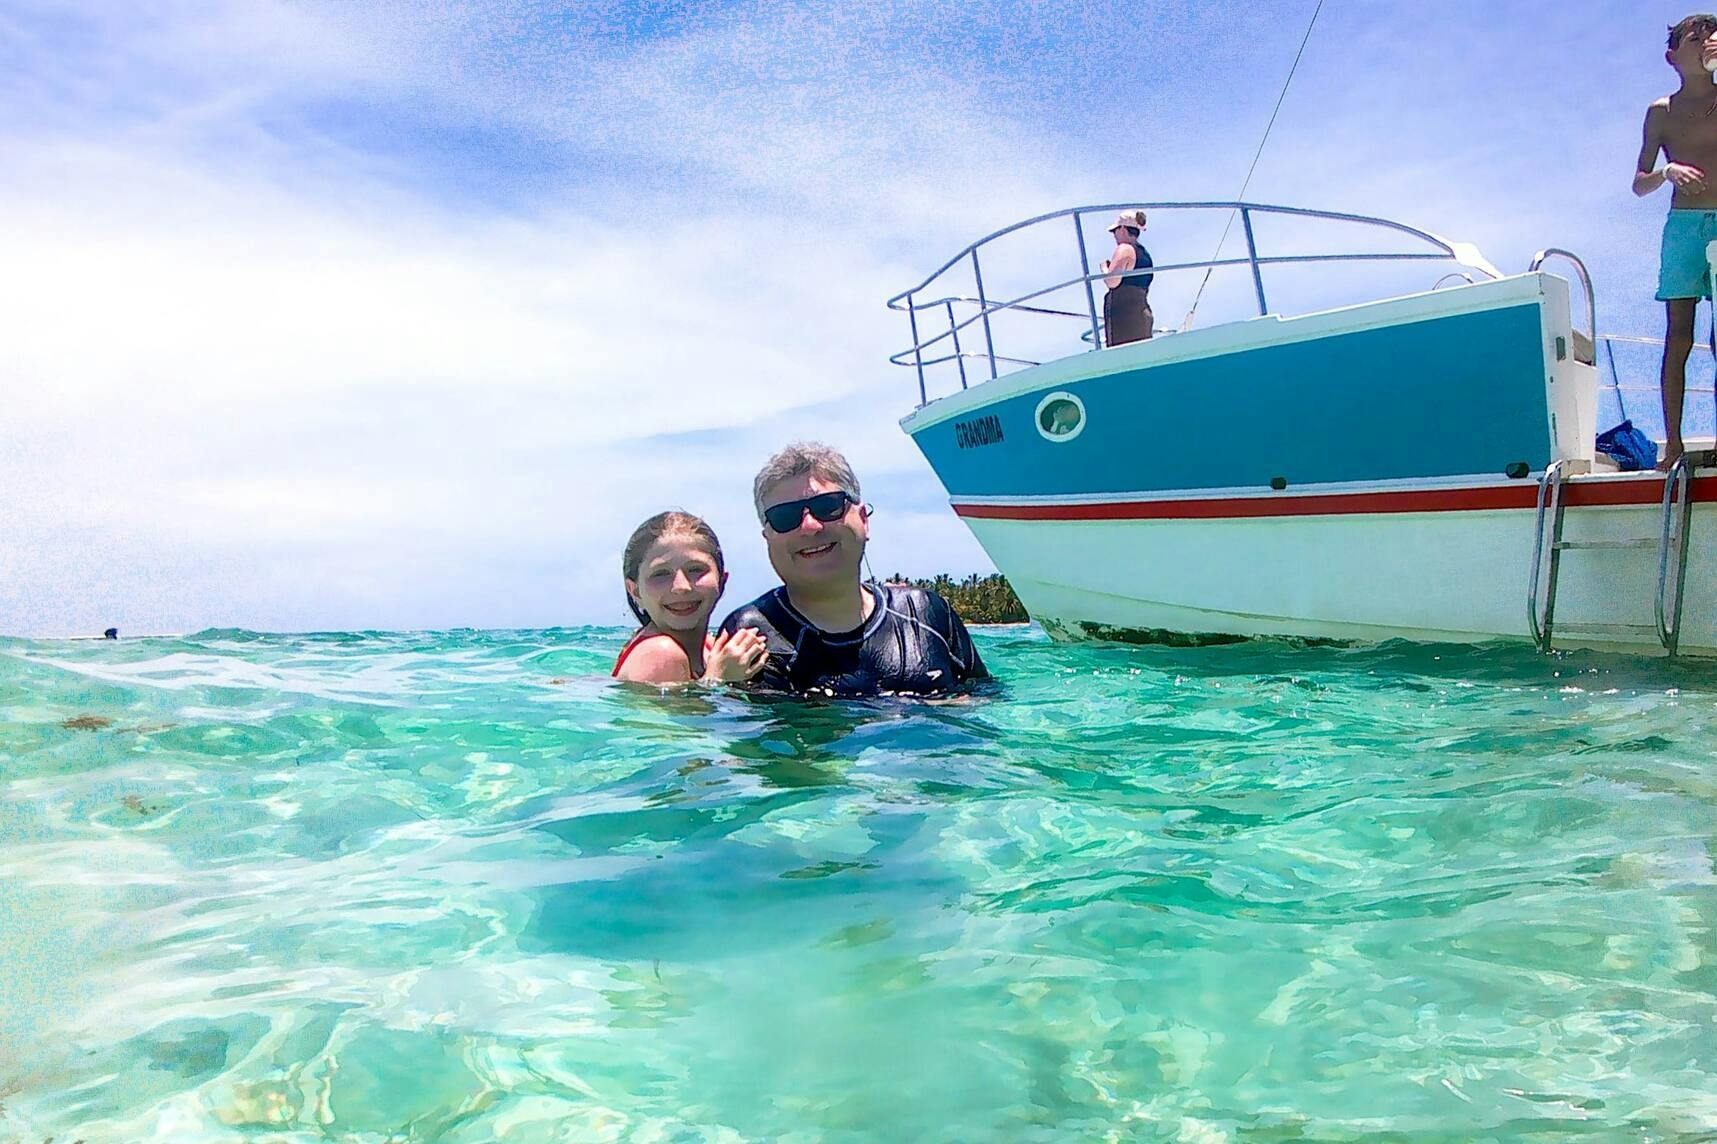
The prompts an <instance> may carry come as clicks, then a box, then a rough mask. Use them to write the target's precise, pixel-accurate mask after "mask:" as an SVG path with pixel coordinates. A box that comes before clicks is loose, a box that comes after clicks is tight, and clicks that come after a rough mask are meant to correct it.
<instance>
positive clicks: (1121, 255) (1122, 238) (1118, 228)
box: [1103, 211, 1154, 346]
mask: <svg viewBox="0 0 1717 1144" xmlns="http://www.w3.org/2000/svg"><path fill="white" fill-rule="evenodd" d="M1144 229H1145V212H1144V211H1134V212H1133V213H1132V214H1124V215H1122V216H1121V217H1120V218H1118V219H1116V220H1115V225H1114V226H1112V227H1110V228H1109V233H1110V234H1112V235H1114V236H1115V253H1114V254H1111V255H1110V256H1109V258H1108V260H1107V261H1106V262H1104V263H1103V273H1104V274H1105V275H1108V277H1106V278H1104V279H1103V285H1105V286H1107V287H1108V288H1109V292H1108V293H1107V294H1105V295H1103V336H1104V342H1105V343H1106V344H1107V345H1111V346H1120V345H1125V344H1127V343H1128V342H1142V341H1144V340H1145V339H1146V338H1149V337H1150V336H1151V328H1152V324H1153V323H1152V318H1151V299H1150V289H1151V279H1152V278H1153V277H1154V275H1150V274H1135V275H1132V276H1130V277H1126V278H1123V277H1122V274H1124V273H1125V272H1126V271H1128V270H1148V269H1150V267H1151V266H1152V262H1151V254H1150V251H1148V250H1146V249H1145V248H1144V247H1143V246H1140V245H1139V234H1140V233H1141V232H1142V231H1143V230H1144Z"/></svg>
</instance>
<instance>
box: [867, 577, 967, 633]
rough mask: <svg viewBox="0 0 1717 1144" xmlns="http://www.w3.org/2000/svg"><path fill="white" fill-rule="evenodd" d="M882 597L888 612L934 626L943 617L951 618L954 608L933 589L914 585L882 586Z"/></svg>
mask: <svg viewBox="0 0 1717 1144" xmlns="http://www.w3.org/2000/svg"><path fill="white" fill-rule="evenodd" d="M882 596H883V600H884V602H885V603H886V604H887V605H888V610H889V611H891V612H896V613H899V614H900V615H903V616H906V617H908V618H909V619H916V620H921V621H923V622H925V623H930V624H934V623H936V622H938V621H939V620H940V619H941V618H942V617H944V616H953V615H954V614H955V613H954V607H953V605H951V604H950V603H948V601H947V600H945V599H944V598H943V597H942V594H941V593H940V592H938V591H936V590H935V589H933V588H920V587H919V586H918V585H916V584H884V585H882Z"/></svg>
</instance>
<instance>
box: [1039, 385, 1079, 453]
mask: <svg viewBox="0 0 1717 1144" xmlns="http://www.w3.org/2000/svg"><path fill="white" fill-rule="evenodd" d="M1037 431H1038V432H1039V433H1041V434H1042V435H1043V436H1044V437H1045V438H1046V439H1047V440H1050V441H1055V442H1058V443H1059V442H1062V441H1071V440H1073V438H1075V437H1077V436H1079V434H1081V433H1083V432H1085V403H1084V402H1083V401H1081V400H1079V398H1078V397H1076V396H1074V395H1073V394H1071V393H1051V394H1049V395H1048V396H1046V397H1045V398H1044V399H1043V400H1042V401H1040V402H1038V403H1037Z"/></svg>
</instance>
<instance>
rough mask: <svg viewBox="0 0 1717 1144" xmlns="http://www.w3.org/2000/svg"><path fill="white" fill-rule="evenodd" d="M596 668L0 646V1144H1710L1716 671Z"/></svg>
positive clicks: (447, 658)
mask: <svg viewBox="0 0 1717 1144" xmlns="http://www.w3.org/2000/svg"><path fill="white" fill-rule="evenodd" d="M624 634H625V633H623V632H620V631H618V630H598V629H573V630H559V631H549V632H501V633H497V632H488V633H472V632H460V633H440V634H382V635H336V636H279V637H275V636H269V637H264V636H255V635H251V634H247V633H242V632H206V633H202V634H200V635H197V636H193V637H189V638H183V639H159V640H138V641H126V642H123V643H119V644H111V643H100V642H50V641H20V640H0V1104H3V1109H0V1141H5V1142H8V1144H9V1142H10V1141H11V1140H13V1139H17V1140H20V1141H28V1142H29V1144H37V1142H38V1141H40V1140H41V1139H42V1138H43V1137H45V1136H48V1135H50V1134H51V1135H53V1136H54V1137H55V1138H56V1139H57V1140H60V1141H70V1140H73V1139H76V1138H82V1139H85V1140H87V1141H88V1142H89V1144H96V1142H97V1141H109V1140H112V1141H143V1140H159V1141H174V1142H179V1141H187V1142H195V1141H203V1140H223V1141H226V1140H236V1139H252V1140H265V1141H293V1142H296V1141H312V1140H317V1141H320V1140H349V1141H365V1142H378V1144H379V1142H381V1141H446V1142H466V1141H472V1142H474V1141H486V1140H493V1139H505V1140H507V1141H522V1142H528V1141H539V1140H540V1141H549V1140H555V1141H559V1140H568V1141H573V1140H579V1141H582V1140H604V1139H615V1140H638V1141H692V1140H721V1141H737V1140H789V1141H795V1140H797V1141H812V1140H887V1141H896V1140H960V1141H972V1140H1010V1141H1011V1140H1045V1141H1047V1140H1065V1139H1104V1138H1116V1139H1129V1140H1130V1139H1142V1140H1152V1139H1162V1140H1176V1141H1196V1142H1205V1141H1224V1140H1235V1141H1286V1140H1349V1139H1381V1140H1413V1141H1431V1140H1447V1141H1465V1140H1474V1139H1496V1140H1546V1141H1549V1140H1566V1139H1570V1138H1580V1137H1589V1138H1591V1139H1594V1140H1616V1139H1630V1140H1637V1139H1645V1140H1708V1139H1712V1138H1714V1137H1717V1024H1714V1021H1717V939H1714V938H1713V929H1712V927H1713V923H1714V922H1717V894H1714V880H1713V869H1712V846H1713V838H1714V836H1717V816H1714V814H1713V806H1714V801H1717V735H1714V731H1717V727H1714V723H1717V719H1714V716H1717V667H1713V666H1711V665H1700V664H1691V663H1683V664H1665V663H1662V662H1656V661H1647V660H1633V659H1623V658H1614V657H1597V656H1590V655H1564V656H1561V657H1558V658H1555V659H1541V658H1539V657H1537V656H1535V655H1533V654H1531V653H1530V652H1527V651H1524V650H1521V649H1512V648H1508V649H1504V648H1481V649H1462V648H1426V647H1413V646H1405V645H1386V646H1383V647H1379V648H1370V649H1357V650H1340V649H1295V648H1290V647H1284V646H1281V645H1274V644H1255V645H1238V646H1233V647H1224V648H1206V649H1195V650H1172V649H1161V648H1115V647H1102V648H1098V647H1067V646H1057V645H1053V644H1050V643H1048V642H1047V641H1046V640H1044V639H1043V637H1042V636H1041V635H1039V634H1038V633H1037V632H1036V631H1035V630H1033V629H1017V628H1016V629H993V630H989V631H980V632H979V633H977V638H978V640H979V643H980V646H981V648H982V650H983V653H984V656H985V658H986V660H987V661H988V662H989V663H990V665H991V666H992V668H993V669H994V670H995V671H996V672H997V674H998V675H1001V676H1003V677H1005V679H1006V680H1007V683H1006V687H1005V690H1004V691H1003V692H1002V693H1001V694H999V695H997V696H993V697H989V698H985V699H980V700H977V701H974V702H969V703H960V704H947V705H926V704H915V705H901V704H880V703H879V704H874V705H864V704H848V705H842V704H821V705H803V704H793V703H783V702H750V701H746V700H743V699H739V698H736V697H732V696H724V695H717V696H709V695H704V696H677V697H671V698H666V699H663V698H657V697H654V696H652V695H648V694H640V693H639V692H637V691H635V690H633V689H630V688H624V687H619V686H616V685H613V684H610V683H609V682H608V681H607V680H606V679H604V678H602V674H603V673H605V672H606V670H607V668H608V666H609V665H610V664H611V663H612V659H613V656H614V654H615V652H616V651H618V649H619V647H620V644H621V641H622V638H623V636H624ZM557 679H561V680H566V681H567V682H564V683H555V682H553V681H554V680H557ZM79 717H96V718H97V719H108V720H111V723H110V724H108V725H105V726H98V727H91V726H87V725H85V726H82V727H79V726H77V725H75V724H74V725H73V726H70V727H68V726H66V725H65V721H66V720H69V719H77V718H79ZM90 721H93V720H86V724H87V723H88V722H90Z"/></svg>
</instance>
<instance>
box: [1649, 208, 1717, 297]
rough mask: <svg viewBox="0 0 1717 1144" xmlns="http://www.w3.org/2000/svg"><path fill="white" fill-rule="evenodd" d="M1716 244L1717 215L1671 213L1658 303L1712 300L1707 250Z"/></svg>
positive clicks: (1665, 232)
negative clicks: (1709, 245)
mask: <svg viewBox="0 0 1717 1144" xmlns="http://www.w3.org/2000/svg"><path fill="white" fill-rule="evenodd" d="M1713 240H1717V211H1690V210H1672V211H1670V212H1669V217H1668V218H1667V219H1665V220H1664V223H1663V253H1662V255H1661V256H1660V258H1659V264H1658V273H1657V300H1658V301H1659V302H1668V301H1670V300H1671V299H1674V298H1709V297H1711V268H1710V266H1709V265H1708V264H1707V263H1706V260H1705V247H1706V246H1707V245H1708V244H1709V243H1711V242H1712V241H1713Z"/></svg>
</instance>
